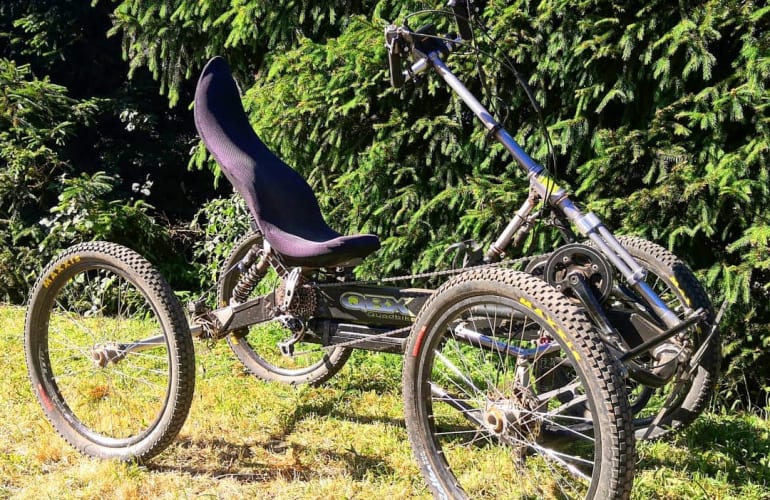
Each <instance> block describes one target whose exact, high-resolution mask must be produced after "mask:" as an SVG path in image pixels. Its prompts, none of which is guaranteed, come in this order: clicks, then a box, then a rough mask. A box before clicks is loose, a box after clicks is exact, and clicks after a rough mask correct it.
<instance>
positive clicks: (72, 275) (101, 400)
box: [24, 242, 195, 460]
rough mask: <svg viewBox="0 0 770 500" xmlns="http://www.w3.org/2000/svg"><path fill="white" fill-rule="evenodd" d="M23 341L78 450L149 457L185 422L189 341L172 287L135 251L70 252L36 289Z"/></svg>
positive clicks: (42, 389) (35, 380) (33, 375)
mask: <svg viewBox="0 0 770 500" xmlns="http://www.w3.org/2000/svg"><path fill="white" fill-rule="evenodd" d="M24 337H25V338H24V343H25V351H26V359H27V368H28V371H29V376H30V380H31V382H32V387H33V391H34V393H35V395H36V396H37V398H38V401H39V402H40V404H41V406H42V407H43V411H44V412H45V415H46V417H48V419H49V420H50V422H51V423H52V424H53V426H54V427H55V428H56V430H57V431H58V432H59V434H61V435H62V436H63V437H64V439H66V440H67V441H68V442H69V443H70V444H71V445H72V446H74V447H75V448H77V449H78V450H80V451H81V452H82V453H84V454H87V455H91V456H94V457H99V458H117V459H121V460H131V459H136V460H145V459H148V458H150V457H152V456H154V455H156V454H158V453H160V452H161V451H162V450H163V449H164V448H165V447H166V446H168V445H169V444H170V443H171V441H172V440H173V439H174V438H175V436H176V435H177V433H178V432H179V429H180V428H181V427H182V424H184V421H185V418H186V417H187V413H188V411H189V408H190V403H191V402H192V397H193V388H194V384H195V360H194V350H193V343H192V337H191V336H190V330H189V327H188V326H187V321H186V320H185V315H184V312H183V310H182V308H181V306H180V304H179V302H178V301H177V299H176V297H175V296H174V294H173V292H172V291H171V289H170V288H169V286H168V284H166V282H165V281H164V280H163V277H162V276H161V275H160V274H159V273H158V271H156V270H155V268H153V267H152V266H151V265H150V264H149V263H148V262H147V261H146V260H144V259H143V258H142V257H141V256H139V255H138V254H136V253H135V252H133V251H131V250H129V249H127V248H124V247H121V246H119V245H116V244H113V243H105V242H94V243H85V244H81V245H77V246H75V247H72V248H70V249H68V250H67V251H65V252H64V254H63V255H61V256H60V257H59V258H57V259H56V260H54V261H53V262H52V263H51V264H49V265H48V267H47V268H46V269H45V270H44V271H43V272H42V274H41V275H40V278H39V279H38V281H37V283H36V284H35V286H34V287H33V289H32V292H31V295H30V300H29V306H28V309H27V317H26V324H25V329H24Z"/></svg>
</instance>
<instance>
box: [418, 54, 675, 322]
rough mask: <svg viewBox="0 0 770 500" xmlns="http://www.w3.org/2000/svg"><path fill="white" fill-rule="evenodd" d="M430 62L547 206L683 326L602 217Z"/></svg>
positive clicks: (518, 221)
mask: <svg viewBox="0 0 770 500" xmlns="http://www.w3.org/2000/svg"><path fill="white" fill-rule="evenodd" d="M428 59H429V61H430V63H431V65H432V66H433V68H434V69H435V70H436V72H437V73H438V74H439V75H440V76H441V77H442V78H443V79H444V81H445V82H446V83H447V85H449V86H450V87H451V88H452V90H454V91H455V93H456V94H457V95H458V96H459V97H460V99H462V100H463V102H464V103H465V104H466V105H467V106H468V107H469V108H470V109H471V111H473V113H474V114H475V115H476V116H477V117H478V118H479V120H481V122H482V123H483V124H484V126H485V127H486V128H487V130H488V131H489V134H490V136H493V137H494V138H495V139H496V140H497V141H498V142H500V143H501V144H502V145H503V147H505V149H506V150H507V151H508V152H509V153H510V154H511V156H512V157H513V158H514V160H516V163H518V164H519V166H521V168H522V169H524V170H525V171H526V173H527V177H528V179H529V182H530V186H531V189H532V190H533V191H534V192H535V193H537V194H538V195H539V196H540V197H541V198H542V199H543V200H544V202H545V203H548V204H549V205H551V206H553V207H556V208H557V209H559V210H560V211H561V213H562V214H564V215H565V216H566V217H567V219H568V220H569V221H570V222H572V224H573V225H574V226H575V227H576V228H577V230H578V232H579V233H580V234H582V235H583V236H584V237H586V238H588V239H590V240H591V241H593V242H594V244H596V246H597V247H598V248H599V250H600V251H601V252H602V254H604V255H605V256H606V257H607V259H608V260H609V261H610V262H611V263H612V265H613V266H615V268H616V269H617V270H618V271H620V273H621V274H622V275H623V276H624V277H625V278H626V280H627V281H628V283H629V285H631V287H632V288H633V289H634V290H635V291H636V292H637V293H639V295H641V296H642V298H643V299H644V300H645V301H646V302H647V303H648V304H649V306H650V308H651V309H652V310H653V311H654V312H655V314H656V315H657V316H658V317H659V318H660V319H661V321H663V323H664V324H665V325H666V327H667V328H668V329H674V328H676V327H678V326H679V325H681V323H682V321H681V320H680V319H679V318H678V317H677V316H676V314H674V312H673V311H671V309H669V308H668V306H667V305H666V304H665V303H664V302H663V301H662V300H661V298H660V297H658V295H657V294H656V293H655V292H654V291H653V290H652V288H651V287H650V286H649V285H648V284H647V283H646V282H645V281H644V278H645V276H646V271H645V270H644V268H643V267H642V266H641V265H639V263H638V262H636V260H635V259H634V258H633V257H632V256H631V255H630V254H629V253H628V251H626V249H625V248H623V246H622V245H621V244H620V243H619V242H618V240H617V239H616V238H615V237H614V236H613V235H612V233H611V232H610V231H609V229H607V228H606V227H605V226H604V224H602V222H601V221H600V220H599V218H598V217H597V216H596V215H594V214H593V213H587V214H583V213H582V212H581V211H580V209H578V207H577V206H575V204H574V203H572V201H571V200H570V199H569V197H568V195H567V192H566V191H565V190H564V189H563V188H562V187H560V186H558V185H557V184H556V183H555V182H554V181H553V179H551V178H550V177H548V175H547V174H546V173H545V168H543V166H541V165H539V164H538V163H537V162H535V160H533V159H532V157H530V156H529V155H528V154H527V153H526V152H525V151H524V150H523V149H522V148H521V146H519V144H518V143H517V142H516V140H515V139H514V138H513V137H511V135H510V134H509V133H508V132H507V131H506V130H505V128H503V126H502V125H501V124H500V123H499V122H498V121H497V120H495V119H494V118H493V116H492V114H491V113H490V112H489V111H488V110H487V109H486V108H485V107H484V105H483V104H481V103H480V102H479V100H478V99H476V97H475V96H474V95H473V94H472V93H471V92H470V91H469V90H468V89H467V88H466V87H465V85H463V83H462V82H461V81H460V80H459V79H458V78H457V77H456V76H455V75H454V74H453V73H452V72H451V71H450V70H449V68H448V67H447V66H446V64H444V61H442V60H441V57H440V55H439V53H438V52H432V53H430V54H428ZM533 208H534V204H533V203H532V200H531V199H527V201H526V202H525V203H524V205H522V207H521V208H520V209H519V210H518V211H517V212H516V214H515V215H514V216H513V219H511V222H510V223H509V224H508V226H507V227H506V228H505V230H504V231H503V234H502V235H501V236H500V238H498V240H497V241H495V243H493V244H492V246H491V247H490V249H489V251H488V252H487V259H488V260H492V261H494V260H499V257H500V255H501V254H502V252H503V251H504V250H505V247H506V246H507V245H508V244H509V243H510V242H511V240H512V239H513V237H514V235H515V234H516V232H517V231H518V230H519V229H520V228H521V227H522V226H523V225H524V223H525V222H526V220H527V216H528V215H529V214H530V213H531V212H532V209H533Z"/></svg>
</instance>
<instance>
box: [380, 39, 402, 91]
mask: <svg viewBox="0 0 770 500" xmlns="http://www.w3.org/2000/svg"><path fill="white" fill-rule="evenodd" d="M385 46H386V47H387V48H388V67H389V69H390V84H391V85H392V86H393V87H395V88H398V87H400V86H402V85H403V84H404V73H403V70H402V69H401V68H402V66H403V64H402V57H401V53H402V51H403V50H404V49H403V45H402V43H401V37H400V35H399V33H398V28H397V27H396V26H393V25H390V26H388V27H386V28H385Z"/></svg>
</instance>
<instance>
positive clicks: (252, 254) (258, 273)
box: [231, 247, 267, 304]
mask: <svg viewBox="0 0 770 500" xmlns="http://www.w3.org/2000/svg"><path fill="white" fill-rule="evenodd" d="M257 257H259V261H257V263H256V264H255V263H254V261H255V260H256V259H257ZM238 269H239V270H240V271H241V276H240V278H238V283H237V284H236V285H235V288H234V289H233V295H232V298H231V301H232V302H235V303H238V304H242V303H244V302H246V301H247V300H248V299H249V295H250V294H251V292H252V290H254V287H255V286H257V283H259V282H260V281H261V280H262V278H264V276H265V274H267V258H266V256H265V254H264V252H262V250H261V249H259V248H257V247H254V248H252V249H251V250H249V252H248V253H247V254H246V255H245V256H244V257H243V259H242V260H241V261H240V262H239V263H238Z"/></svg>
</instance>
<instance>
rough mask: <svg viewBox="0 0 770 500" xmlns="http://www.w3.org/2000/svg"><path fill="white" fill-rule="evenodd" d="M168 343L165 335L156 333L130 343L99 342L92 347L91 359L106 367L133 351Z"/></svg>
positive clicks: (101, 366)
mask: <svg viewBox="0 0 770 500" xmlns="http://www.w3.org/2000/svg"><path fill="white" fill-rule="evenodd" d="M165 344H166V338H165V336H163V335H156V336H154V337H149V338H146V339H142V340H137V341H136V342H131V343H130V344H119V343H115V342H110V343H108V344H97V345H95V346H94V347H93V349H91V359H92V360H93V362H94V363H95V364H96V365H97V366H99V367H100V368H104V367H105V366H107V365H108V364H109V363H117V362H118V361H121V360H123V359H124V358H125V357H126V356H127V355H129V354H131V353H133V352H142V351H146V350H148V349H153V348H155V347H158V346H160V345H165Z"/></svg>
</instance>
